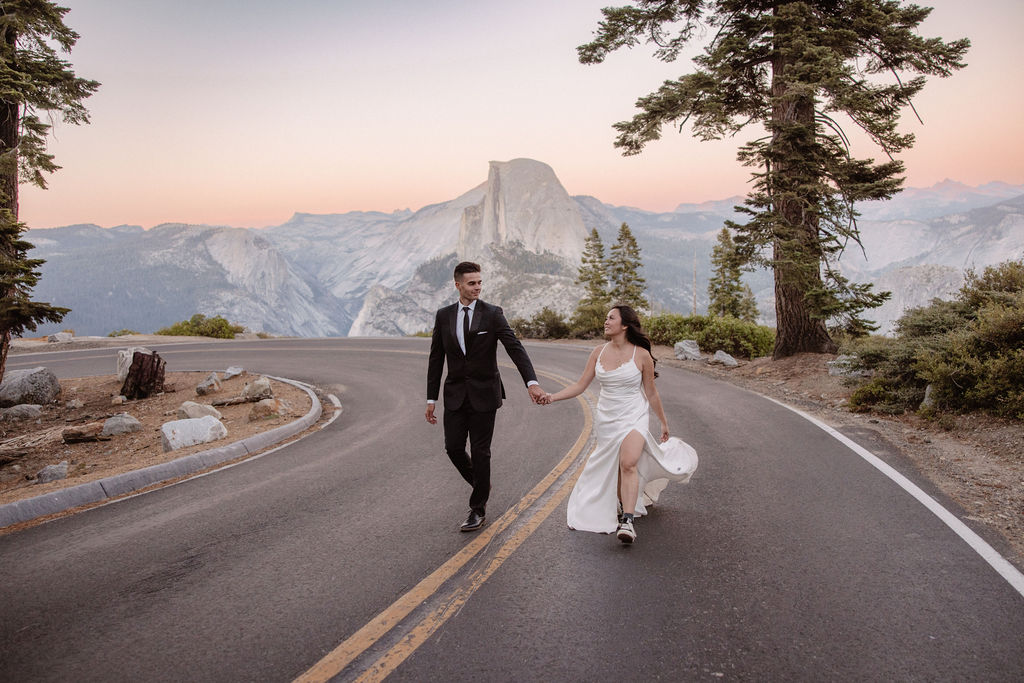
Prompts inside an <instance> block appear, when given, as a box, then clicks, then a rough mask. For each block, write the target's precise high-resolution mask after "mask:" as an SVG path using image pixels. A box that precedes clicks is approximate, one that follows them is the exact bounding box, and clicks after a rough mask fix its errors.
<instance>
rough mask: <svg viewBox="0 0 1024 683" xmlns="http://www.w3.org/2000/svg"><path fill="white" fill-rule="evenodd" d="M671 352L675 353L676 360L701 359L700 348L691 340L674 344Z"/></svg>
mask: <svg viewBox="0 0 1024 683" xmlns="http://www.w3.org/2000/svg"><path fill="white" fill-rule="evenodd" d="M673 351H675V356H676V358H677V359H678V360H700V358H701V356H700V347H699V346H698V345H697V342H695V341H694V340H692V339H684V340H683V341H680V342H676V345H675V346H674V347H673Z"/></svg>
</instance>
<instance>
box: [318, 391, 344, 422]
mask: <svg viewBox="0 0 1024 683" xmlns="http://www.w3.org/2000/svg"><path fill="white" fill-rule="evenodd" d="M327 398H329V399H330V400H331V403H332V404H333V405H334V415H331V419H329V420H328V421H327V422H325V423H324V424H323V425H321V426H320V429H326V428H327V427H330V426H331V424H332V423H333V422H334V421H335V420H337V419H338V418H339V417H341V412H342V407H341V401H339V400H338V397H337V396H335V395H334V394H327Z"/></svg>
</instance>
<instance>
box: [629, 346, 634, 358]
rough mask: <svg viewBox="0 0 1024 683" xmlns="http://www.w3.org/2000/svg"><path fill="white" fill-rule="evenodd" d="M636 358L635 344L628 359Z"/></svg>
mask: <svg viewBox="0 0 1024 683" xmlns="http://www.w3.org/2000/svg"><path fill="white" fill-rule="evenodd" d="M634 358H636V344H633V355H632V356H630V357H629V359H630V360H633V359H634Z"/></svg>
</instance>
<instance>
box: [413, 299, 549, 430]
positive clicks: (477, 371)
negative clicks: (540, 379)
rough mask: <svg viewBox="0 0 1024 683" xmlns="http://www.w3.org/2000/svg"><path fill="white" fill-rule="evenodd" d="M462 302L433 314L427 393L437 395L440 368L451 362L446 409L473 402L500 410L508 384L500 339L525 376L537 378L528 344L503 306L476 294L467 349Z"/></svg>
mask: <svg viewBox="0 0 1024 683" xmlns="http://www.w3.org/2000/svg"><path fill="white" fill-rule="evenodd" d="M459 307H460V304H457V303H455V304H452V305H451V306H445V307H444V308H441V309H439V310H438V311H437V315H436V316H435V318H434V336H433V339H432V340H431V342H430V360H429V361H428V364H427V399H430V400H437V398H438V392H439V390H440V388H441V371H442V369H443V368H444V364H445V361H447V362H448V374H447V376H446V377H445V379H444V407H445V410H458V409H459V408H460V407H462V405H463V403H465V402H466V401H468V402H469V405H470V406H471V407H472V408H473V410H476V411H479V412H484V411H490V410H497V409H498V408H499V407H500V406H501V399H503V398H505V387H504V386H502V383H501V375H500V374H499V373H498V357H497V348H498V342H499V341H500V342H501V344H502V346H504V347H505V352H506V353H508V356H509V358H511V359H512V362H513V363H515V366H516V368H517V369H518V370H519V374H520V375H522V377H523V382H524V383H528V382H531V381H534V380H536V379H537V375H536V373H535V372H534V371H533V364H532V363H530V358H529V357H528V356H527V355H526V349H524V348H523V345H522V343H520V341H519V340H518V339H516V334H515V332H513V331H512V328H511V327H509V325H508V321H507V320H505V314H504V313H503V312H502V310H501V307H500V306H492V305H491V304H488V303H485V302H483V301H480V300H477V302H476V306H475V307H474V311H473V319H472V321H471V323H470V328H469V336H468V337H467V339H466V353H465V354H463V353H462V349H461V348H459V340H458V337H456V336H455V325H456V324H457V322H458V319H459V316H458V310H459Z"/></svg>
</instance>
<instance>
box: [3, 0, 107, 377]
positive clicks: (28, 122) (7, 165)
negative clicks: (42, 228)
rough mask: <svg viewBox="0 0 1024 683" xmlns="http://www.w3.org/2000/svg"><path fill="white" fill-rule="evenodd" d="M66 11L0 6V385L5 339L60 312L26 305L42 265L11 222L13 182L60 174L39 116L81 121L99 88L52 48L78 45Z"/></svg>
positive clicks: (39, 2)
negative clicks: (87, 100) (48, 150)
mask: <svg viewBox="0 0 1024 683" xmlns="http://www.w3.org/2000/svg"><path fill="white" fill-rule="evenodd" d="M67 11H68V10H67V8H64V7H59V6H58V5H56V4H55V3H53V2H47V1H46V0H13V1H10V0H2V2H0V32H2V35H3V39H2V40H0V380H2V379H3V375H4V370H5V369H6V366H7V352H8V350H9V349H10V344H11V336H12V335H15V334H21V333H22V332H24V331H25V330H26V329H28V330H35V329H36V325H37V324H38V323H40V322H43V321H47V322H60V321H61V320H62V319H63V317H64V315H65V314H66V313H67V312H68V309H66V308H60V307H57V306H51V305H49V304H47V303H41V302H35V301H31V300H30V298H29V297H30V293H31V291H32V288H33V287H34V286H35V285H36V283H37V282H38V281H39V271H38V268H39V266H41V265H42V263H43V261H42V260H40V259H30V258H28V256H27V254H28V251H29V249H31V248H32V245H31V244H29V243H28V242H26V241H25V240H23V239H21V236H22V234H23V233H24V232H25V231H26V230H27V229H28V227H27V226H26V225H25V224H24V223H22V222H20V221H19V220H18V184H19V181H20V182H30V183H33V184H35V185H37V186H39V187H42V188H45V187H46V178H45V176H44V175H43V174H44V173H53V172H54V171H56V170H58V169H59V168H60V167H59V166H57V165H56V164H55V163H54V161H53V155H52V154H47V153H46V136H47V134H48V133H49V131H50V124H48V123H44V122H43V121H42V120H41V119H40V118H39V114H40V113H41V112H45V113H46V114H48V115H50V116H52V115H54V114H58V115H60V116H61V117H62V118H63V120H64V121H65V122H66V123H71V124H80V123H88V120H89V117H88V112H87V111H86V109H85V106H84V105H83V104H82V101H83V100H84V99H85V98H87V97H89V96H90V95H91V94H92V93H93V92H95V90H96V89H97V88H98V87H99V83H97V82H96V81H89V80H85V79H82V78H78V77H76V76H75V74H74V72H73V71H72V70H71V65H70V64H69V63H68V62H66V61H64V60H63V59H61V58H60V55H59V54H58V52H57V49H55V48H54V46H56V48H58V49H60V50H61V51H63V52H70V51H71V48H72V47H73V46H74V44H75V42H76V41H77V40H78V34H77V33H75V32H74V31H72V30H71V29H70V28H68V27H67V26H65V25H64V15H65V14H66V13H67Z"/></svg>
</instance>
